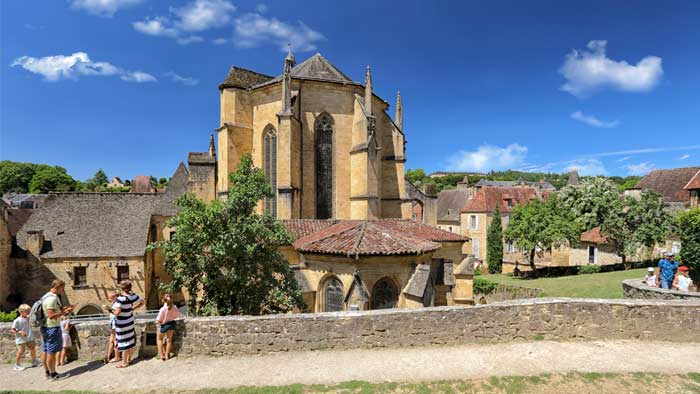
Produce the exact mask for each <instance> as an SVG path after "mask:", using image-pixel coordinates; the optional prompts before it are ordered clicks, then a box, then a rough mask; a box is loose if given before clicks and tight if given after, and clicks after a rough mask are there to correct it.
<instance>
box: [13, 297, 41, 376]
mask: <svg viewBox="0 0 700 394" xmlns="http://www.w3.org/2000/svg"><path fill="white" fill-rule="evenodd" d="M31 310H32V307H31V306H29V305H27V304H22V305H20V306H19V308H17V311H18V312H19V316H18V317H17V318H16V319H15V321H13V322H12V328H11V329H10V332H12V333H13V334H15V344H16V345H17V355H16V356H15V366H14V367H13V368H12V369H14V370H15V371H23V370H24V367H23V366H22V365H21V364H20V360H21V359H22V356H24V351H25V350H26V349H27V348H28V349H29V354H30V355H31V356H32V363H31V365H30V367H38V366H39V362H38V361H37V360H36V350H34V332H33V331H32V325H31V324H30V322H29V312H31Z"/></svg>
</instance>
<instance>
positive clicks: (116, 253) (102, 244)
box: [17, 193, 162, 258]
mask: <svg viewBox="0 0 700 394" xmlns="http://www.w3.org/2000/svg"><path fill="white" fill-rule="evenodd" d="M161 197H162V195H159V194H155V193H148V194H145V193H56V194H50V195H49V197H48V198H47V199H46V202H45V204H44V206H43V207H42V208H39V209H37V210H35V211H34V213H33V214H32V215H31V216H30V217H29V220H28V221H27V222H26V223H25V224H24V226H22V229H21V230H20V231H19V233H18V234H17V243H18V245H19V246H20V247H22V248H26V241H27V235H28V234H27V232H28V231H43V234H44V238H45V240H46V241H49V242H50V244H51V249H50V250H46V251H45V252H44V253H42V255H41V257H48V258H53V257H132V256H143V255H144V253H145V250H146V243H147V239H148V231H149V225H150V220H151V214H152V212H153V211H154V208H155V207H156V206H157V204H158V203H159V202H160V199H161Z"/></svg>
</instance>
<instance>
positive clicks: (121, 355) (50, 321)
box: [10, 279, 180, 380]
mask: <svg viewBox="0 0 700 394" xmlns="http://www.w3.org/2000/svg"><path fill="white" fill-rule="evenodd" d="M65 286H66V284H65V282H64V281H62V280H60V279H55V280H54V281H53V282H52V283H51V289H50V290H49V292H48V293H46V294H45V295H44V296H43V297H41V299H40V300H39V301H37V303H36V304H35V306H34V307H30V306H29V305H26V304H23V305H21V306H20V307H19V308H18V312H19V316H18V317H17V318H16V319H15V320H14V322H13V323H12V328H11V330H10V331H11V332H12V333H13V334H14V335H15V343H16V345H17V354H16V357H15V365H14V367H13V369H14V370H15V371H22V370H24V369H25V367H23V366H22V365H21V360H22V358H23V357H24V354H25V353H26V352H27V351H29V353H30V356H31V360H32V361H31V364H30V365H29V367H38V366H39V365H43V366H44V371H45V374H46V378H47V379H52V380H58V379H61V378H65V377H68V376H70V374H69V373H63V374H59V373H58V372H57V371H56V367H57V366H61V365H64V364H65V363H66V362H67V356H68V352H69V351H70V348H71V346H72V340H71V335H70V332H71V329H72V328H73V326H74V324H73V323H72V322H71V321H70V315H71V313H72V312H73V310H74V309H75V305H68V306H63V305H62V304H61V297H60V295H61V294H62V293H63V291H64V289H65ZM107 298H108V300H109V302H110V305H107V306H106V309H107V310H108V311H109V327H110V338H109V344H108V350H107V355H106V356H105V358H104V362H105V364H107V363H110V362H116V363H117V368H126V367H128V366H129V365H130V364H131V361H132V356H133V355H132V353H133V349H134V347H135V346H136V329H135V324H134V323H135V320H136V316H135V314H134V310H135V309H137V308H139V307H140V306H142V305H143V304H144V301H143V299H142V298H141V297H140V296H139V295H137V294H135V293H134V292H133V291H132V285H131V282H130V281H128V280H125V281H123V282H121V283H120V284H119V292H118V294H117V292H111V293H109V294H108V297H107ZM179 316H180V311H179V310H178V308H177V306H175V305H174V304H173V301H172V297H171V295H170V294H165V295H164V297H163V307H162V308H161V309H160V310H159V312H158V316H157V318H156V321H157V323H158V324H159V325H160V329H159V332H158V354H159V357H160V359H161V360H163V361H166V360H167V359H169V358H170V356H171V354H172V341H173V335H174V334H175V319H177V318H178V317H179ZM34 322H36V323H34ZM35 326H38V327H39V331H40V333H41V358H40V359H41V362H39V360H37V357H36V356H37V355H36V349H35V338H34V331H33V327H35ZM164 340H165V341H166V345H165V346H164V345H163V341H164Z"/></svg>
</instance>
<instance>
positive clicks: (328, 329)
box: [0, 298, 700, 362]
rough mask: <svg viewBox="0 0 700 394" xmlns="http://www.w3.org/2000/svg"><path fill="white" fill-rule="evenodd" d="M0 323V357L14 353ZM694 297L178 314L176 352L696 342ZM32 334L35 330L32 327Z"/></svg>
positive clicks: (84, 329)
mask: <svg viewBox="0 0 700 394" xmlns="http://www.w3.org/2000/svg"><path fill="white" fill-rule="evenodd" d="M9 327H10V323H2V324H0V332H1V333H2V334H0V357H1V358H2V361H4V362H8V361H10V360H11V359H12V357H13V356H14V353H15V346H14V339H13V336H12V335H11V334H9V333H8V329H9ZM698 327H700V302H695V301H690V300H683V301H677V300H595V299H566V298H540V299H528V300H515V301H507V302H500V303H494V304H488V305H479V306H474V307H456V306H453V307H435V308H421V309H391V310H373V311H362V312H334V313H317V314H290V315H271V316H260V317H250V316H229V317H200V318H189V319H187V320H182V321H178V322H177V334H176V336H175V342H174V347H175V349H176V351H177V352H178V353H179V354H180V355H185V356H186V355H209V356H219V355H225V356H238V355H252V354H269V353H275V352H287V351H309V350H329V349H335V350H345V349H361V348H364V349H366V348H377V347H387V348H399V347H415V346H429V345H458V344H470V343H502V342H510V341H527V340H537V339H546V340H564V341H568V340H576V341H579V340H581V341H592V340H645V339H651V338H653V339H654V340H658V341H673V342H685V341H690V342H696V341H698V337H697V328H698ZM155 328H156V327H155V323H153V322H152V321H146V320H137V323H136V330H137V334H138V338H139V342H138V345H137V350H138V352H139V354H141V355H149V354H153V353H154V351H155V347H154V345H155V343H154V342H153V340H154V336H153V335H154V334H155ZM77 330H78V333H79V337H80V345H81V349H80V358H81V359H83V360H91V359H99V358H101V357H103V355H104V353H105V350H106V344H107V335H108V334H109V331H108V329H107V322H106V321H105V322H85V323H81V324H79V325H78V326H77ZM37 334H38V333H37Z"/></svg>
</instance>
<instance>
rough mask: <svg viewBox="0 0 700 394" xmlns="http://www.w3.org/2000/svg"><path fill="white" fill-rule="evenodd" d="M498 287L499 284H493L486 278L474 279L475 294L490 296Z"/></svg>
mask: <svg viewBox="0 0 700 394" xmlns="http://www.w3.org/2000/svg"><path fill="white" fill-rule="evenodd" d="M497 287H498V283H496V282H492V281H490V280H488V279H484V278H474V288H473V292H474V294H489V293H493V292H494V291H495V290H496V288H497Z"/></svg>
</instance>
